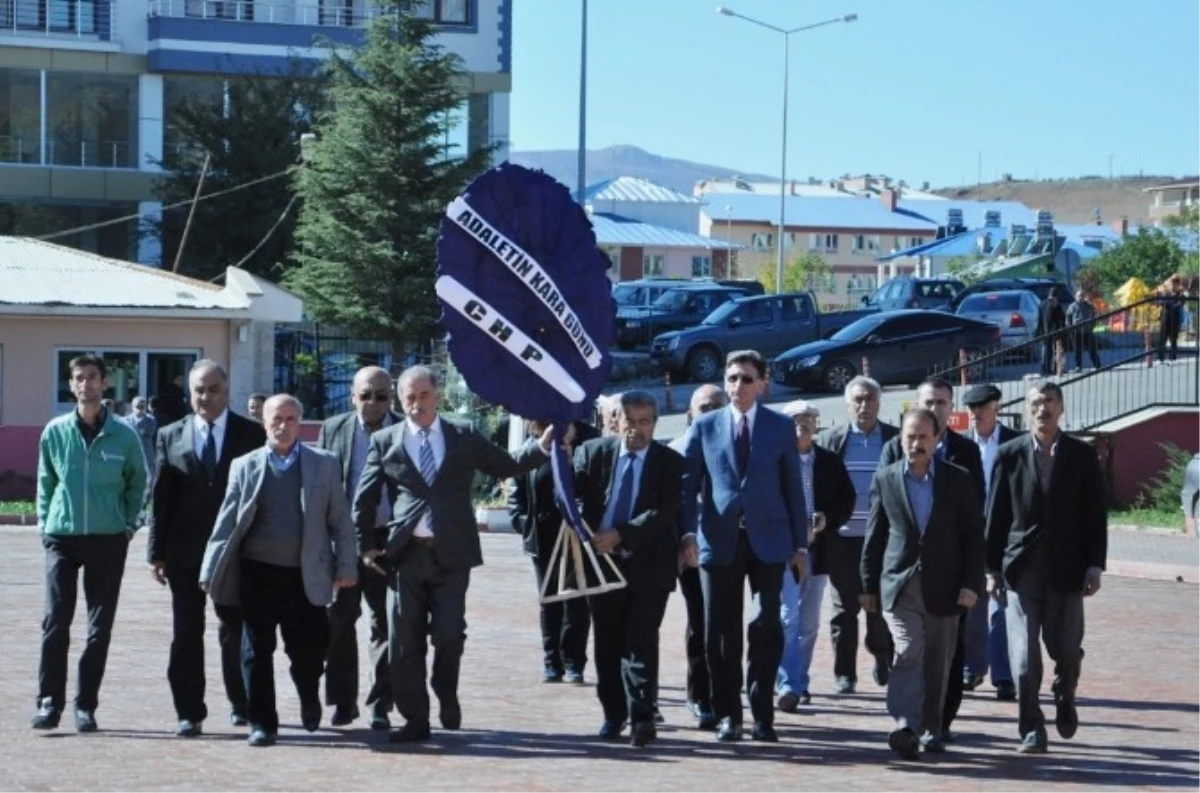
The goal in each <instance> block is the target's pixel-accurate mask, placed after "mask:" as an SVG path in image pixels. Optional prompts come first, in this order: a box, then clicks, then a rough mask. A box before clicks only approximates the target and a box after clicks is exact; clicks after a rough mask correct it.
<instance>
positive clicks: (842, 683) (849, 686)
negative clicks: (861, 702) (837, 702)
mask: <svg viewBox="0 0 1200 793" xmlns="http://www.w3.org/2000/svg"><path fill="white" fill-rule="evenodd" d="M834 690H836V691H837V693H839V694H853V693H854V681H853V680H851V679H850V678H848V677H846V676H844V675H843V676H841V677H839V678H838V679H837V684H836V686H835V687H834Z"/></svg>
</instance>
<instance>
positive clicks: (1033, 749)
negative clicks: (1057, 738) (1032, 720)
mask: <svg viewBox="0 0 1200 793" xmlns="http://www.w3.org/2000/svg"><path fill="white" fill-rule="evenodd" d="M1046 743H1047V742H1046V731H1045V730H1030V731H1029V732H1027V733H1026V734H1025V737H1024V738H1022V739H1021V744H1020V745H1019V746H1018V747H1017V751H1018V752H1020V753H1021V754H1045V753H1046Z"/></svg>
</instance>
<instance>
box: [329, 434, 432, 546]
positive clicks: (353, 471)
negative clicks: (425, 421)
mask: <svg viewBox="0 0 1200 793" xmlns="http://www.w3.org/2000/svg"><path fill="white" fill-rule="evenodd" d="M390 426H392V414H391V413H384V414H383V421H382V422H380V424H379V429H384V428H385V427H390ZM371 434H372V430H371V429H370V428H369V427H367V425H366V424H365V423H364V422H363V420H362V416H355V417H354V440H353V443H352V445H351V447H350V476H348V477H347V478H346V498H348V499H350V503H352V504H353V503H354V494H355V492H357V491H358V480H359V479H361V478H362V471H363V466H365V465H366V463H367V452H368V451H370V448H371ZM430 442H431V443H432V441H430ZM391 517H392V505H391V503H390V502H389V501H388V491H387V488H386V487H385V488H383V492H382V493H381V495H380V498H379V507H378V508H377V510H376V517H375V526H376V527H377V528H378V527H381V526H386V525H387V523H388V521H389V520H391Z"/></svg>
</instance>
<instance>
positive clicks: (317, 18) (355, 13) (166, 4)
mask: <svg viewBox="0 0 1200 793" xmlns="http://www.w3.org/2000/svg"><path fill="white" fill-rule="evenodd" d="M2 1H3V0H0V2H2ZM381 13H383V11H382V10H381V9H380V8H378V7H377V6H374V5H370V6H368V5H363V4H361V3H353V4H349V5H348V4H346V3H340V4H335V3H332V2H330V3H325V2H322V3H320V4H319V5H318V4H314V5H311V6H309V5H304V6H301V5H297V4H296V3H295V2H290V3H263V2H256V1H255V0H151V2H150V16H152V17H155V16H158V17H183V18H188V19H214V20H229V21H235V22H269V23H275V24H281V25H316V26H327V27H344V28H349V27H358V26H360V25H363V24H365V23H366V22H368V21H369V20H371V19H374V18H375V17H377V16H380V14H381Z"/></svg>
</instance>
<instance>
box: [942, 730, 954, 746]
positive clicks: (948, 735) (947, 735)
mask: <svg viewBox="0 0 1200 793" xmlns="http://www.w3.org/2000/svg"><path fill="white" fill-rule="evenodd" d="M955 740H957V739H956V738H955V737H954V733H952V732H950V728H949V727H946V728H944V729H943V730H942V743H944V744H950V743H954V741H955Z"/></svg>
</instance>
